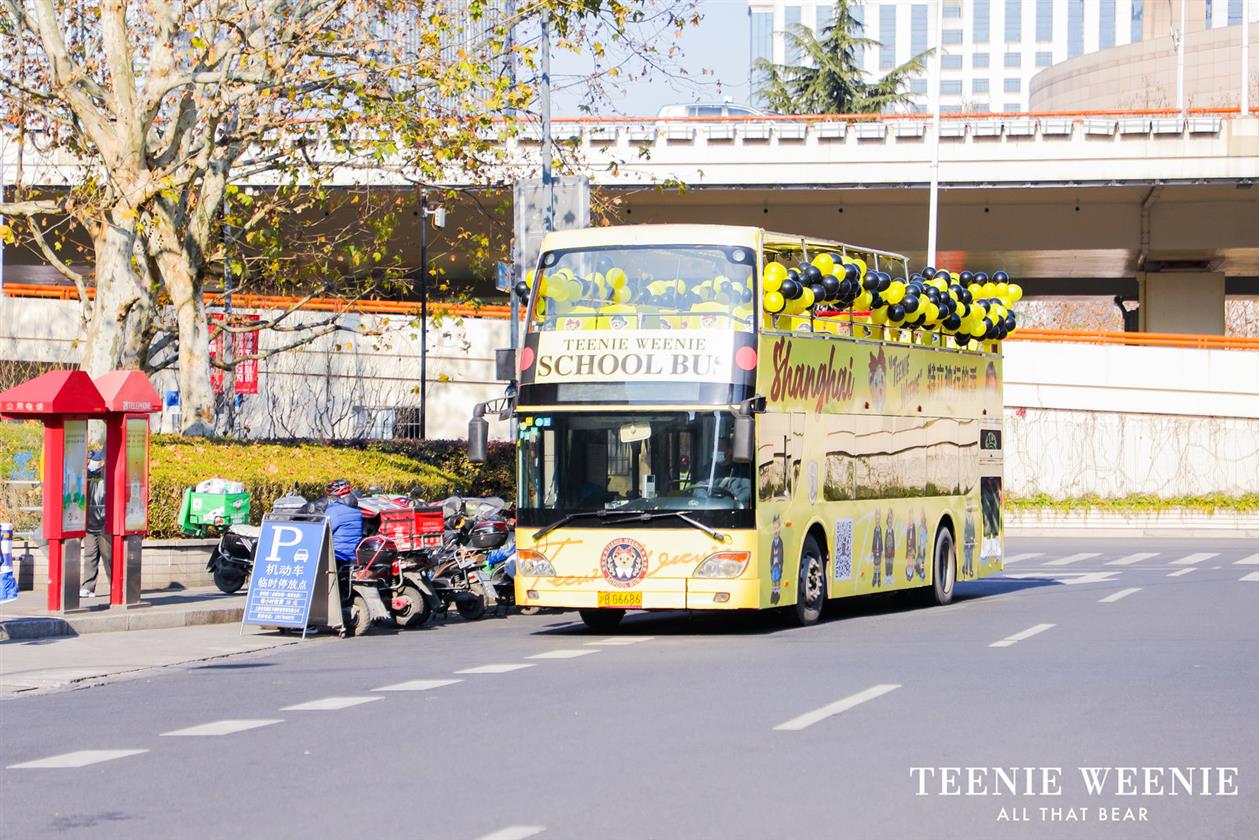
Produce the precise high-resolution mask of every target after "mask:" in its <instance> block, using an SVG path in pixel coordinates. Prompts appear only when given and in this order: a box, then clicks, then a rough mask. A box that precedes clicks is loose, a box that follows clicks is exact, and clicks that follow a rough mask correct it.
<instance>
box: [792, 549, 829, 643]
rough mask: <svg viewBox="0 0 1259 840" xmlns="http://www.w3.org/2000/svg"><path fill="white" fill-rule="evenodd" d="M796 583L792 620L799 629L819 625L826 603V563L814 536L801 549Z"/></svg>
mask: <svg viewBox="0 0 1259 840" xmlns="http://www.w3.org/2000/svg"><path fill="white" fill-rule="evenodd" d="M797 578H798V579H797V581H796V603H795V605H794V606H793V607H791V619H792V623H794V624H795V625H796V626H798V627H807V626H809V625H810V624H817V621H818V619H819V618H821V617H822V605H823V604H825V603H826V561H825V559H823V556H822V549H821V548H820V547H819V546H818V544H817V540H815V539H813V535H812V534H808V535H806V536H805V538H804V545H803V546H802V547H801V548H800V572H799V574H798V575H797Z"/></svg>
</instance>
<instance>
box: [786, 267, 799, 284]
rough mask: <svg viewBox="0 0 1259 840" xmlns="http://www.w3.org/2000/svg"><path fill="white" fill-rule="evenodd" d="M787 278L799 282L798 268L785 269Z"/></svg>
mask: <svg viewBox="0 0 1259 840" xmlns="http://www.w3.org/2000/svg"><path fill="white" fill-rule="evenodd" d="M787 279H788V280H795V281H796V282H797V283H799V282H800V272H799V270H797V269H794V268H789V269H787Z"/></svg>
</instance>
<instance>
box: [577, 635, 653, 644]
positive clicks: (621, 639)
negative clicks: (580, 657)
mask: <svg viewBox="0 0 1259 840" xmlns="http://www.w3.org/2000/svg"><path fill="white" fill-rule="evenodd" d="M655 638H656V637H655V636H612V637H611V638H607V639H603V640H602V641H598V642H586V644H587V645H589V646H591V647H602V646H603V645H607V646H609V647H624V646H625V645H636V644H638V643H639V642H650V641H652V640H653V639H655Z"/></svg>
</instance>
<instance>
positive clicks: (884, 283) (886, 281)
mask: <svg viewBox="0 0 1259 840" xmlns="http://www.w3.org/2000/svg"><path fill="white" fill-rule="evenodd" d="M891 285H892V278H891V276H890V275H887V274H884V275H882V276H881V277H879V291H880V292H886V291H887V289H888V287H889V286H891Z"/></svg>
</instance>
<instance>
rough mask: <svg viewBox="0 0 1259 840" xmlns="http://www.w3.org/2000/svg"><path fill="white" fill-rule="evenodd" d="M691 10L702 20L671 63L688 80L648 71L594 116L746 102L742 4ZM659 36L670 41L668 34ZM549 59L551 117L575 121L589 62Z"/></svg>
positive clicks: (724, 0)
mask: <svg viewBox="0 0 1259 840" xmlns="http://www.w3.org/2000/svg"><path fill="white" fill-rule="evenodd" d="M662 2H668V0H662ZM697 6H698V11H699V13H700V14H702V15H703V20H702V21H701V22H700V24H699V25H698V26H693V27H688V28H687V29H686V30H685V32H684V33H683V35H682V37H681V38H680V39H678V41H677V45H678V46H679V47H680V48H681V50H682V57H681V58H680V59H678V60H677V61H676V64H677V66H678V67H680V68H682V69H684V70H686V71H687V74H688V75H687V76H686V77H681V78H680V77H677V76H676V75H675V76H673V77H671V76H670V75H669V74H666V73H664V72H661V71H658V70H657V71H654V72H653V74H652V75H651V77H650V78H648V79H646V80H634V81H632V82H629V83H627V84H625V85H622V86H620V87H621V89H620V90H618V91H616V92H615V93H614V95H613V101H612V102H611V103H604V104H601V105H600V106H599V107H598V108H597V109H596V113H599V114H606V115H611V114H625V115H631V116H652V115H655V113H656V112H657V111H659V110H660V108H661V107H662V106H664V105H670V104H674V103H679V102H697V101H703V102H720V101H722V100H723V99H725V98H727V97H728V98H729V99H730V100H731V101H732V102H738V103H746V102H748V100H749V90H748V54H749V38H750V34H749V28H748V27H749V23H748V6H747V2H746V0H699V2H698V4H697ZM647 34H649V33H647ZM665 37H668V38H669V39H670V40H672V39H673V33H672V32H669V33H667V35H666V36H665ZM663 46H664V45H661V49H662V50H663ZM553 55H554V57H553V58H552V66H551V77H552V79H553V83H554V86H555V91H554V93H553V96H552V109H553V113H554V114H555V116H557V117H574V116H581V115H582V111H581V110H580V106H581V101H582V95H583V94H584V93H585V91H586V85H585V84H584V83H583V82H582V81H581V77H582V76H588V75H589V74H590V73H591V72H592V69H593V66H594V65H593V62H592V61H591V60H590V59H589V58H587V57H585V56H575V55H573V54H572V53H569V52H563V51H559V50H557V51H556V52H555V53H554V54H553Z"/></svg>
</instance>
